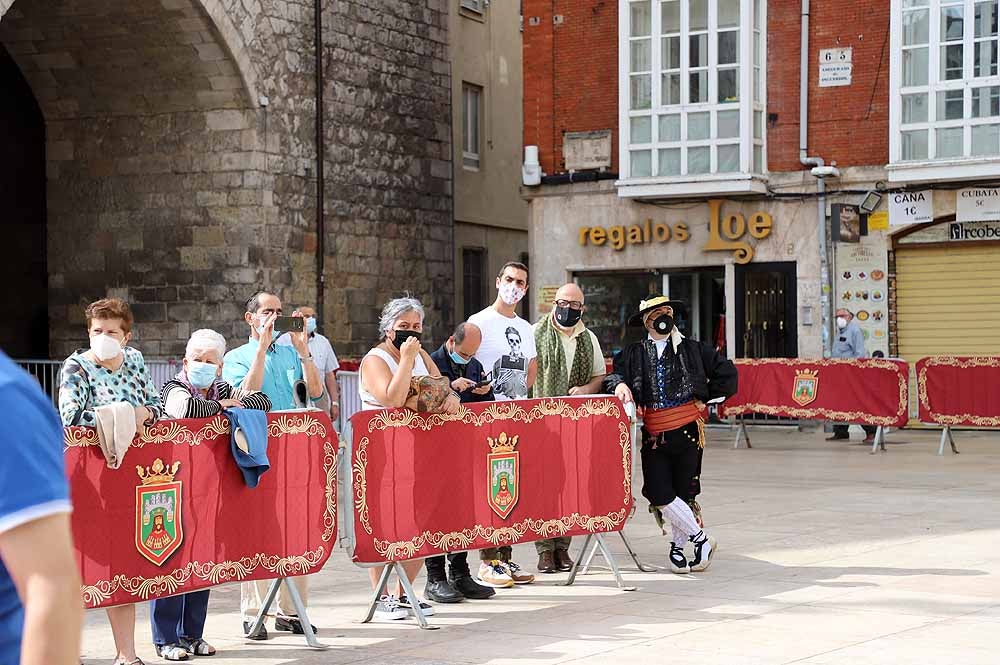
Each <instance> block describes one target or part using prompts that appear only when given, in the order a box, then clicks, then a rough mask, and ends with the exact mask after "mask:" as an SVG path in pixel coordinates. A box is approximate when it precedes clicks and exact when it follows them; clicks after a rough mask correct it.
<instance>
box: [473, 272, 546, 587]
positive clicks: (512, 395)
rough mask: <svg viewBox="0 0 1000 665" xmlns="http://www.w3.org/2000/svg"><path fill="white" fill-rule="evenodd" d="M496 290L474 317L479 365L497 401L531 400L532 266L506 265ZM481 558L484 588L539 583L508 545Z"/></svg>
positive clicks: (483, 553)
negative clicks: (526, 307) (527, 299)
mask: <svg viewBox="0 0 1000 665" xmlns="http://www.w3.org/2000/svg"><path fill="white" fill-rule="evenodd" d="M497 291H498V294H497V299H496V302H494V303H493V304H492V305H490V306H489V307H487V308H486V309H484V310H483V311H481V312H479V313H477V314H473V315H472V316H471V317H469V323H474V324H476V325H477V326H479V329H480V330H481V331H482V333H483V341H482V343H481V344H480V345H479V351H477V352H476V360H478V361H479V362H480V363H482V365H483V368H484V369H485V370H486V371H487V372H491V378H492V380H493V394H494V396H495V397H496V399H498V400H511V399H527V397H528V389H529V388H531V386H532V385H533V384H534V383H535V374H536V372H537V371H538V367H537V364H536V362H535V333H534V331H533V330H532V328H531V324H530V323H528V322H527V321H525V320H524V319H522V318H521V317H519V316H518V315H517V313H516V308H517V304H518V303H519V302H521V299H522V298H524V295H525V294H526V293H527V292H528V267H527V266H526V265H524V264H523V263H517V262H514V261H511V262H508V263H506V264H504V266H503V268H501V269H500V274H499V275H497ZM479 556H480V558H481V559H482V563H481V564H480V566H479V579H480V581H482V582H483V583H484V584H487V585H489V586H494V587H509V586H513V585H514V584H530V583H531V582H534V581H535V576H534V575H529V574H528V573H526V572H524V571H523V570H522V569H521V567H520V566H519V565H518V564H516V563H515V562H513V561H511V560H510V557H511V547H510V546H509V545H507V546H504V547H499V548H495V547H493V548H489V549H485V550H480V552H479Z"/></svg>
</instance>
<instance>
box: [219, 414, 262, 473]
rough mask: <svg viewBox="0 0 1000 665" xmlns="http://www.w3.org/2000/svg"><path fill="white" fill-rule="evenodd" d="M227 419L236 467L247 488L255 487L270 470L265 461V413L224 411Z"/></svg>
mask: <svg viewBox="0 0 1000 665" xmlns="http://www.w3.org/2000/svg"><path fill="white" fill-rule="evenodd" d="M225 413H226V417H227V418H229V429H230V430H232V434H231V435H230V437H229V445H230V448H231V450H232V452H233V459H234V460H236V466H238V467H239V468H240V471H241V472H242V473H243V480H244V481H246V484H247V487H257V483H259V482H260V477H261V475H263V473H264V472H265V471H267V470H268V469H270V468H271V462H270V461H268V459H267V413H265V412H264V411H259V410H257V409H236V408H232V409H226V411H225Z"/></svg>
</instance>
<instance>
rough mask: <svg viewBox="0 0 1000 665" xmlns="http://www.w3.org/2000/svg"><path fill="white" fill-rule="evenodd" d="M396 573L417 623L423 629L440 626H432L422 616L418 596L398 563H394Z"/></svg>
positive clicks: (435, 628) (432, 628)
mask: <svg viewBox="0 0 1000 665" xmlns="http://www.w3.org/2000/svg"><path fill="white" fill-rule="evenodd" d="M396 566H397V568H396V575H398V576H399V583H400V584H402V585H403V593H405V594H406V597H407V599H409V601H410V608H411V609H412V610H413V616H415V617H417V623H419V624H420V627H421V628H423V629H424V630H437V629H438V628H440V626H432V625H430V624H429V623H427V617H425V616H424V611H423V610H421V609H420V598H418V597H417V594H416V592H414V591H413V585H412V584H410V578H409V577H407V576H406V571H405V570H404V569H403V567H402V566H401V565H399V564H396Z"/></svg>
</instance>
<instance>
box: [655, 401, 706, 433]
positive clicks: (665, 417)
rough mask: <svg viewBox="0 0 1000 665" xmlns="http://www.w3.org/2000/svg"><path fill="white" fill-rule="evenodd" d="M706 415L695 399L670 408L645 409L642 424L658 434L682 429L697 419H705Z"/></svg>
mask: <svg viewBox="0 0 1000 665" xmlns="http://www.w3.org/2000/svg"><path fill="white" fill-rule="evenodd" d="M704 417H705V416H704V414H703V413H702V412H701V410H699V409H698V407H697V406H695V404H694V401H691V402H688V403H687V404H681V405H680V406H675V407H671V408H669V409H645V410H644V411H643V414H642V424H643V426H644V427H645V428H646V431H647V432H649V433H650V434H653V435H656V434H661V433H662V432H669V431H670V430H675V429H680V428H681V427H684V426H685V425H690V424H691V423H693V422H695V421H697V420H703V419H704Z"/></svg>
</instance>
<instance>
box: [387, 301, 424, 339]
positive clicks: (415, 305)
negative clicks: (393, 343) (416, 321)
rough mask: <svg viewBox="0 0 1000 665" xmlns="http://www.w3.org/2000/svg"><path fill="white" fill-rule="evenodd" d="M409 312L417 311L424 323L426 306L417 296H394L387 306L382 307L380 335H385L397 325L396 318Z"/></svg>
mask: <svg viewBox="0 0 1000 665" xmlns="http://www.w3.org/2000/svg"><path fill="white" fill-rule="evenodd" d="M407 312H416V313H417V314H419V315H420V321H421V323H423V320H424V306H423V305H421V304H420V301H419V300H417V299H416V298H411V297H410V296H404V297H402V298H393V299H392V300H390V301H389V302H387V303H386V304H385V307H383V308H382V316H381V317H379V321H378V332H379V335H381V336H382V337H385V334H386V333H387V332H389V331H390V330H392V326H393V325H395V323H396V320H397V319H398V318H399V317H401V316H402V315H404V314H406V313H407Z"/></svg>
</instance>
